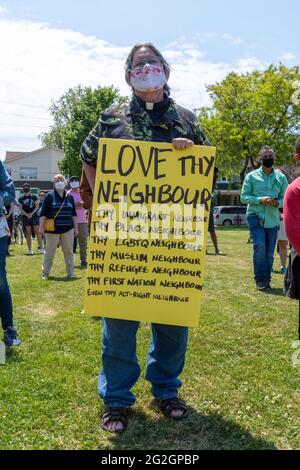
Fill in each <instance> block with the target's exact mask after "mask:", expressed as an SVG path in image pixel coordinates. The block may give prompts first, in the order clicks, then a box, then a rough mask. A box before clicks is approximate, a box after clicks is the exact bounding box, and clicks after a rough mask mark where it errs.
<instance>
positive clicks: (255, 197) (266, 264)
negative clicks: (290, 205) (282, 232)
mask: <svg viewBox="0 0 300 470" xmlns="http://www.w3.org/2000/svg"><path fill="white" fill-rule="evenodd" d="M275 159H276V156H275V152H274V150H273V149H271V148H270V147H267V146H264V147H262V149H261V151H260V154H259V163H260V164H261V167H260V168H259V169H258V170H255V171H253V172H251V173H249V174H248V175H247V176H246V179H245V181H244V184H243V188H242V193H241V202H242V203H243V204H248V209H247V221H248V226H249V229H250V233H251V236H252V239H253V264H254V278H255V282H256V286H257V289H258V290H262V291H263V290H268V289H270V288H271V286H270V282H271V273H272V268H273V263H274V251H275V246H276V240H277V231H278V226H279V222H280V217H279V208H282V206H283V198H284V194H285V191H286V189H287V187H288V182H287V179H286V177H285V175H284V174H283V173H282V172H280V171H279V170H275V169H274V163H275Z"/></svg>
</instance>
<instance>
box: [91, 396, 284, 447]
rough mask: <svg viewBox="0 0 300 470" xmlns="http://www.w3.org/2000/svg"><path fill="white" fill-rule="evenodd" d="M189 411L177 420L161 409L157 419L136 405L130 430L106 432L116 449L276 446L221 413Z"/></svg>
mask: <svg viewBox="0 0 300 470" xmlns="http://www.w3.org/2000/svg"><path fill="white" fill-rule="evenodd" d="M150 406H151V405H150ZM189 411H190V413H189V416H188V418H187V419H184V420H182V421H174V420H172V419H170V418H165V417H164V416H162V414H161V413H160V412H159V411H158V410H157V419H153V418H151V419H149V418H148V417H147V416H146V415H145V414H144V413H142V412H140V411H139V410H136V409H132V410H131V411H130V412H129V421H128V428H127V431H126V432H124V433H123V434H120V435H114V434H110V433H106V435H107V438H108V440H109V441H110V444H111V445H112V447H113V448H114V449H116V450H221V449H222V450H247V449H249V450H250V449H251V450H275V449H276V446H275V444H274V443H272V442H269V441H266V440H264V439H260V438H256V437H254V436H252V434H250V433H249V432H248V431H246V430H245V429H243V428H242V427H241V426H240V425H239V424H238V423H237V422H234V421H229V420H225V419H224V418H222V416H220V415H219V414H216V413H211V414H208V415H202V414H200V413H198V412H197V411H196V410H195V409H193V408H191V407H189ZM103 432H104V431H102V430H101V433H103ZM99 450H100V448H99Z"/></svg>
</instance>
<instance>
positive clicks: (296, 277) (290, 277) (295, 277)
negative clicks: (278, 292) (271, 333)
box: [283, 248, 300, 340]
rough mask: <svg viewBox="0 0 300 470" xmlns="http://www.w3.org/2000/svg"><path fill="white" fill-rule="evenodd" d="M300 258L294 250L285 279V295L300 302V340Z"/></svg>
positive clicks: (299, 333)
mask: <svg viewBox="0 0 300 470" xmlns="http://www.w3.org/2000/svg"><path fill="white" fill-rule="evenodd" d="M299 286H300V257H299V256H298V255H297V253H296V251H295V250H294V248H292V250H291V253H290V256H289V265H288V268H287V272H286V274H285V278H284V289H283V291H284V294H285V295H286V296H287V297H289V298H290V299H294V300H298V301H299V328H298V336H299V340H300V292H299Z"/></svg>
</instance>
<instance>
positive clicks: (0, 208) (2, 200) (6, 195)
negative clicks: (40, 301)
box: [0, 160, 21, 346]
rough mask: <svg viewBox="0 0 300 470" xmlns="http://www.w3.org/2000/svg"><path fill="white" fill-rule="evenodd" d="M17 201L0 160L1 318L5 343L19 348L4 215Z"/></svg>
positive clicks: (12, 185)
mask: <svg viewBox="0 0 300 470" xmlns="http://www.w3.org/2000/svg"><path fill="white" fill-rule="evenodd" d="M14 199H15V188H14V184H13V181H12V179H11V177H10V176H9V174H8V173H7V171H6V170H5V168H4V166H3V163H2V161H1V160H0V317H1V324H2V328H3V331H4V342H5V344H6V345H7V346H19V345H20V343H21V341H20V339H19V338H18V335H17V332H16V329H15V327H14V323H13V306H12V299H11V294H10V289H9V284H8V282H7V276H6V253H7V239H8V235H9V229H8V225H7V221H6V217H5V215H4V207H5V205H8V204H10V203H12V202H13V201H14Z"/></svg>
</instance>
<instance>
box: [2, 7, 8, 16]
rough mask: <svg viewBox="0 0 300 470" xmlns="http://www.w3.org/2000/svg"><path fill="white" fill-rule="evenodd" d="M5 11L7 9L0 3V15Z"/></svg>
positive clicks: (4, 13) (5, 12)
mask: <svg viewBox="0 0 300 470" xmlns="http://www.w3.org/2000/svg"><path fill="white" fill-rule="evenodd" d="M7 13H8V10H7V9H6V8H5V7H4V6H3V5H0V15H6V14H7Z"/></svg>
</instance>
